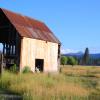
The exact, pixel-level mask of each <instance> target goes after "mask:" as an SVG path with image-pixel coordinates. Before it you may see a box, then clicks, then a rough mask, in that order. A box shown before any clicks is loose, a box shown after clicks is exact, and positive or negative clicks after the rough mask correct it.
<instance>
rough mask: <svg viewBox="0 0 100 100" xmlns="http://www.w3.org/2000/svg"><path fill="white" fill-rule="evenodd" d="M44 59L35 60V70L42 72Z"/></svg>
mask: <svg viewBox="0 0 100 100" xmlns="http://www.w3.org/2000/svg"><path fill="white" fill-rule="evenodd" d="M43 66H44V59H35V69H36V71H37V69H38V70H39V71H40V72H43Z"/></svg>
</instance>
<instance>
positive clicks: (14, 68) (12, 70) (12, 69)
mask: <svg viewBox="0 0 100 100" xmlns="http://www.w3.org/2000/svg"><path fill="white" fill-rule="evenodd" d="M10 71H11V72H13V73H16V72H17V71H18V67H17V65H16V64H14V65H13V66H11V67H10Z"/></svg>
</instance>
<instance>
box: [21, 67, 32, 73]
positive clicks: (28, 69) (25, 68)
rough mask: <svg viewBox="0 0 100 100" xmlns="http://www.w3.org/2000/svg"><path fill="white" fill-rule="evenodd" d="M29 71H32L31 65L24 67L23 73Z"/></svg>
mask: <svg viewBox="0 0 100 100" xmlns="http://www.w3.org/2000/svg"><path fill="white" fill-rule="evenodd" d="M29 72H31V70H30V67H28V66H25V67H24V69H23V73H29Z"/></svg>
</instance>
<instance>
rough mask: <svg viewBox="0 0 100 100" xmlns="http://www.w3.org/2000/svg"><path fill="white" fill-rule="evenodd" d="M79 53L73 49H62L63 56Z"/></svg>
mask: <svg viewBox="0 0 100 100" xmlns="http://www.w3.org/2000/svg"><path fill="white" fill-rule="evenodd" d="M76 52H78V51H77V50H72V49H61V53H62V54H67V53H76Z"/></svg>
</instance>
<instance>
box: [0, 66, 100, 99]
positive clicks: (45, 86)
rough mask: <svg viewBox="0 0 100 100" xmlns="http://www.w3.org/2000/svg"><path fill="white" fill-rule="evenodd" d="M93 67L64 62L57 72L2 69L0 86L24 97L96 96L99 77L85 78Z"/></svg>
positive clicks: (66, 97)
mask: <svg viewBox="0 0 100 100" xmlns="http://www.w3.org/2000/svg"><path fill="white" fill-rule="evenodd" d="M93 69H94V70H93ZM93 69H92V67H87V68H84V67H79V66H76V67H70V66H65V67H64V68H62V73H60V74H44V73H38V74H32V73H28V74H13V73H9V72H5V73H4V74H3V76H2V78H0V89H4V90H7V91H9V92H12V93H15V94H18V95H21V96H22V97H23V99H25V100H93V98H94V100H99V99H100V96H99V92H100V78H99V77H95V78H96V79H94V77H93V79H92V78H88V74H87V73H88V72H89V74H93V75H94V74H98V72H99V68H96V69H95V68H93ZM84 75H87V77H86V76H85V77H83V76H84ZM77 76H78V77H77ZM98 98H99V99H98Z"/></svg>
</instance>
